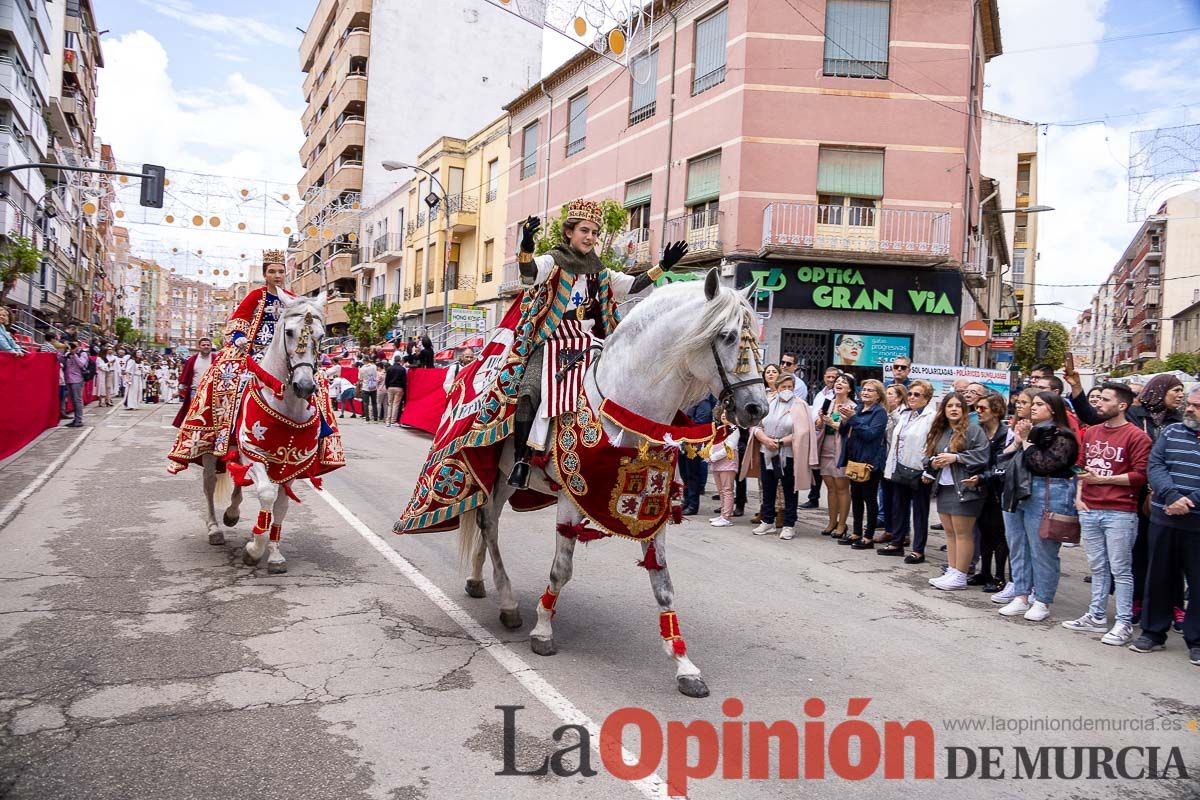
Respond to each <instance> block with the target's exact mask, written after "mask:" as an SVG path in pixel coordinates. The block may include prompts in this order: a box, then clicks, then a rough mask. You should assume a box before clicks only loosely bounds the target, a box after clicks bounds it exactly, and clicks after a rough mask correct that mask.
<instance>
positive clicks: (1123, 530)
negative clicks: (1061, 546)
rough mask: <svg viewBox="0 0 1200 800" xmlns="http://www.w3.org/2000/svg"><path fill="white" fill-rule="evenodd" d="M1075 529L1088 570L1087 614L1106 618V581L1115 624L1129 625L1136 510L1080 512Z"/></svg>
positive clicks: (1130, 619)
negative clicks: (1113, 595)
mask: <svg viewBox="0 0 1200 800" xmlns="http://www.w3.org/2000/svg"><path fill="white" fill-rule="evenodd" d="M1079 528H1080V531H1081V534H1082V538H1083V546H1084V549H1085V550H1086V551H1087V560H1088V568H1089V569H1090V570H1091V571H1092V604H1091V605H1090V606H1089V607H1088V612H1089V613H1091V615H1092V616H1093V617H1096V618H1097V619H1104V618H1106V617H1107V616H1108V614H1107V611H1108V588H1109V586H1108V581H1109V574H1110V572H1111V575H1112V581H1113V582H1114V583H1115V584H1116V589H1117V592H1116V594H1117V622H1124V623H1126V624H1132V622H1133V542H1134V540H1135V539H1136V538H1137V529H1138V515H1137V512H1136V511H1106V510H1096V511H1080V512H1079Z"/></svg>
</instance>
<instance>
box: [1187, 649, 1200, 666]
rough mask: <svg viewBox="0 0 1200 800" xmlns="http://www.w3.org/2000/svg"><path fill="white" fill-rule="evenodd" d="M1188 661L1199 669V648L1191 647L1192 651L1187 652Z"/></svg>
mask: <svg viewBox="0 0 1200 800" xmlns="http://www.w3.org/2000/svg"><path fill="white" fill-rule="evenodd" d="M1188 660H1190V661H1191V662H1192V663H1193V664H1195V665H1196V666H1197V667H1200V647H1193V648H1192V649H1190V650H1188Z"/></svg>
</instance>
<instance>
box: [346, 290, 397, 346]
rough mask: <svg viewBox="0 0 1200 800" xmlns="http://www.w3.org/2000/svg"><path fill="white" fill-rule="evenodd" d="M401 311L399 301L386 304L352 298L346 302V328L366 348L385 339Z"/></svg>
mask: <svg viewBox="0 0 1200 800" xmlns="http://www.w3.org/2000/svg"><path fill="white" fill-rule="evenodd" d="M399 313H400V304H399V303H392V304H391V305H385V304H384V303H383V302H379V301H377V302H374V303H361V302H359V301H358V300H355V299H351V300H348V301H347V302H346V329H347V330H348V331H349V333H350V335H351V336H353V337H354V338H355V339H357V340H358V346H359V347H362V348H364V349H365V348H368V347H370V346H371V345H373V344H376V343H377V342H381V341H383V339H384V337H385V336H386V335H387V332H388V331H389V330H391V329H392V322H393V321H394V320H395V319H396V315H397V314H399ZM368 318H369V319H368Z"/></svg>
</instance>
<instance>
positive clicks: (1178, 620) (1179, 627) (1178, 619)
mask: <svg viewBox="0 0 1200 800" xmlns="http://www.w3.org/2000/svg"><path fill="white" fill-rule="evenodd" d="M67 427H68V428H69V427H71V426H70V425H68V426H67ZM1172 613H1173V614H1174V615H1175V621H1174V622H1173V623H1171V627H1172V628H1174V629H1175V632H1176V633H1183V619H1184V617H1186V616H1187V612H1185V611H1184V610H1183V609H1182V608H1175V609H1172Z"/></svg>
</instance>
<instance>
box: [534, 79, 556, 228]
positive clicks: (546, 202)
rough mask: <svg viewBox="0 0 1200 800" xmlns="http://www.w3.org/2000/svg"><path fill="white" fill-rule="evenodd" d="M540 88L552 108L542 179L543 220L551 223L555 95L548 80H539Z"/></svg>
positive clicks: (547, 128)
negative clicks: (551, 92) (550, 89)
mask: <svg viewBox="0 0 1200 800" xmlns="http://www.w3.org/2000/svg"><path fill="white" fill-rule="evenodd" d="M538 88H539V89H541V90H542V94H543V95H544V96H545V98H546V99H547V100H548V101H549V102H550V109H549V111H548V112H547V114H546V176H545V178H544V179H543V180H542V222H543V224H546V225H548V224H550V223H549V221H548V220H549V219H550V140H551V139H553V138H554V96H553V95H552V94H550V93H549V92H547V91H546V82H545V81H539V82H538Z"/></svg>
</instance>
